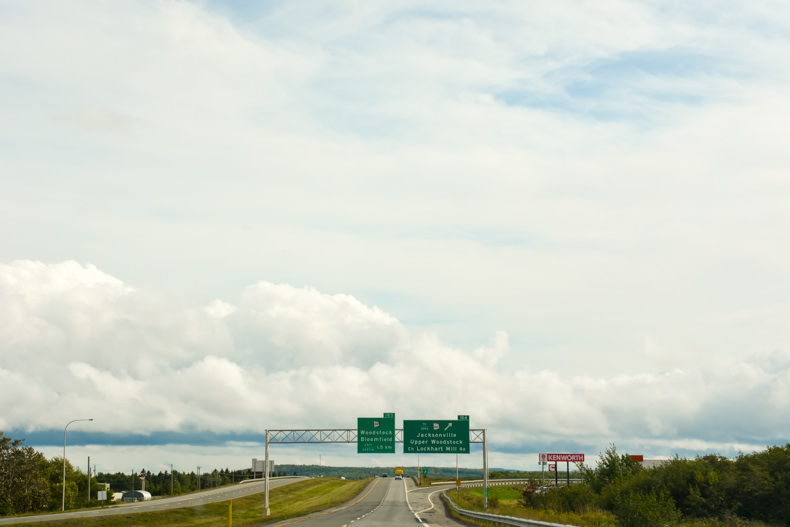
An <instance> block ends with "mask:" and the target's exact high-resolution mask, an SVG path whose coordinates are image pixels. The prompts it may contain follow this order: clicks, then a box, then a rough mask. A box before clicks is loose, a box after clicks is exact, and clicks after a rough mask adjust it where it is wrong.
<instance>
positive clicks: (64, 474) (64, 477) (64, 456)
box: [61, 417, 93, 511]
mask: <svg viewBox="0 0 790 527" xmlns="http://www.w3.org/2000/svg"><path fill="white" fill-rule="evenodd" d="M77 421H93V418H92V417H91V418H90V419H73V420H71V421H69V422H68V423H66V426H65V427H63V503H62V508H61V511H65V510H66V429H67V428H68V427H69V425H70V424H71V423H76V422H77ZM88 486H89V487H90V485H88Z"/></svg>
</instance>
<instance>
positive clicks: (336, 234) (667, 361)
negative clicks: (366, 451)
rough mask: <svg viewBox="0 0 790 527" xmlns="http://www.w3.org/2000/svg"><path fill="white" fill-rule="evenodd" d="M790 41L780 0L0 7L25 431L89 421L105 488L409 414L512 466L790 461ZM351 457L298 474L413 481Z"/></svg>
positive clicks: (0, 136)
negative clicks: (460, 433) (461, 422)
mask: <svg viewBox="0 0 790 527" xmlns="http://www.w3.org/2000/svg"><path fill="white" fill-rule="evenodd" d="M788 35H790V9H788V8H787V6H786V4H785V3H784V2H781V1H771V0H764V1H761V0H743V1H736V0H733V1H730V2H724V3H722V2H712V1H705V0H697V1H692V2H663V1H662V2H657V1H647V0H645V1H640V2H636V1H625V0H607V1H604V2H602V1H600V0H595V1H583V0H582V1H579V0H574V1H570V0H568V1H564V0H545V1H542V0H538V1H533V2H523V1H517V0H514V1H508V0H502V1H496V2H491V1H488V0H487V1H459V0H448V1H435V2H430V3H427V4H426V3H425V2H416V1H392V0H388V1H386V2H379V1H364V2H350V1H326V0H296V1H290V0H289V1H277V0H272V1H268V2H251V1H247V2H222V1H219V0H215V1H214V0H212V1H208V0H207V1H194V2H189V1H155V0H151V1H142V0H139V1H114V2H101V1H96V2H92V1H78V2H68V3H63V2H59V1H55V0H53V1H37V2H29V1H27V0H0V321H2V322H1V323H0V401H2V404H1V405H0V406H1V407H2V410H0V430H3V431H4V432H5V433H6V434H8V435H12V436H13V437H26V438H27V443H28V444H30V445H33V446H36V447H39V448H40V449H41V450H44V451H45V453H47V455H49V456H56V455H61V452H62V450H61V449H62V435H63V433H62V432H63V427H64V426H65V424H66V423H67V422H68V421H69V420H71V419H78V418H87V417H92V418H94V419H95V420H94V422H92V423H74V424H73V425H72V426H71V427H70V428H69V444H70V445H71V446H70V448H69V458H70V459H73V460H74V462H75V463H78V464H84V462H83V461H81V460H82V459H83V458H84V457H85V455H91V458H92V460H94V462H95V463H96V464H97V466H98V469H99V470H100V471H116V470H129V469H130V468H133V467H135V466H137V467H139V466H142V465H145V466H146V467H150V469H155V468H157V467H168V468H169V464H170V463H176V466H177V468H178V467H179V466H181V467H182V469H183V470H186V469H187V467H191V466H194V465H196V464H202V466H203V467H204V470H205V468H206V467H208V466H217V467H219V468H222V467H225V466H230V467H238V468H241V467H245V466H249V460H250V458H252V457H259V458H260V457H262V455H263V449H262V442H263V438H262V434H263V432H264V430H266V429H281V428H353V427H355V426H356V418H357V417H360V416H379V415H382V414H383V413H384V412H395V413H396V419H397V421H396V422H397V426H398V427H400V426H401V422H402V420H403V419H423V418H425V419H432V418H437V419H452V418H455V416H457V415H459V414H468V415H470V416H471V426H472V428H485V429H487V430H488V438H489V441H490V447H489V448H490V460H491V465H492V466H507V467H511V468H535V467H536V466H537V456H536V454H537V453H538V452H547V451H556V452H574V453H575V452H581V453H586V454H587V455H590V456H594V455H596V454H598V453H599V452H601V451H602V450H604V449H605V448H606V447H607V446H608V445H609V444H610V443H615V444H616V445H617V447H618V449H619V450H621V451H628V452H630V453H639V454H644V455H645V456H646V457H648V458H654V457H661V456H672V455H674V454H676V453H677V454H680V455H692V456H693V455H696V454H704V453H709V452H715V453H720V454H722V455H735V454H737V452H738V451H745V452H750V451H753V450H758V449H761V448H764V447H765V446H767V445H773V444H785V443H786V442H788V441H789V440H790V419H788V418H787V417H788V415H790V324H788V320H789V319H790V280H788V279H787V270H788V268H790V244H789V243H788V239H790V237H789V236H788V235H790V207H788V206H787V204H788V203H790V177H789V176H788V169H790V153H788V149H787V146H786V145H787V138H788V136H790V73H788V69H787V67H786V65H787V64H788V63H790V39H789V38H788ZM355 452H356V449H355V448H354V446H353V445H341V446H336V447H329V446H324V447H321V448H312V449H311V448H301V447H298V446H288V447H284V446H281V447H277V448H276V451H275V452H274V453H273V457H275V459H276V460H277V461H280V462H295V463H316V462H318V460H319V456H320V459H321V461H322V462H325V463H332V464H350V465H373V464H383V465H395V464H401V463H405V464H416V460H414V459H413V458H411V457H409V456H404V455H402V454H396V455H395V456H382V457H375V456H373V457H370V456H358V455H356V453H355ZM426 462H427V463H431V464H441V465H447V466H450V465H452V464H454V462H455V460H454V459H449V458H448V457H437V458H436V459H435V460H433V459H431V460H428V461H423V464H425V463H426ZM461 463H462V464H463V465H465V466H482V461H481V458H480V456H479V455H477V454H471V455H469V456H464V457H463V458H462V460H461Z"/></svg>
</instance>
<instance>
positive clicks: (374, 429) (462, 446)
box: [264, 413, 488, 516]
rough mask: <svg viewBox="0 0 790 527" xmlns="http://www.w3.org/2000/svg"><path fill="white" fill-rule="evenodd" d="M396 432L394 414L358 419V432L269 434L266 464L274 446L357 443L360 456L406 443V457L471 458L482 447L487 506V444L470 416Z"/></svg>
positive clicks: (413, 424)
mask: <svg viewBox="0 0 790 527" xmlns="http://www.w3.org/2000/svg"><path fill="white" fill-rule="evenodd" d="M403 425H404V427H403V428H395V414H394V413H385V414H384V416H383V417H358V418H357V428H356V429H351V428H345V429H335V428H332V429H326V428H324V429H292V430H266V463H265V466H267V467H268V466H269V445H270V444H271V443H356V444H357V453H360V454H387V453H395V443H403V444H404V448H403V452H404V453H406V454H410V453H413V454H419V453H428V454H468V453H469V452H470V448H469V444H470V443H482V444H483V486H484V488H485V492H484V498H483V501H484V505H485V506H488V443H487V442H486V430H485V429H484V428H469V416H468V415H459V416H458V419H456V420H442V419H423V420H412V421H404V422H403ZM265 486H266V497H265V510H264V514H265V515H266V516H268V515H269V513H270V510H269V471H268V470H267V471H266V484H265Z"/></svg>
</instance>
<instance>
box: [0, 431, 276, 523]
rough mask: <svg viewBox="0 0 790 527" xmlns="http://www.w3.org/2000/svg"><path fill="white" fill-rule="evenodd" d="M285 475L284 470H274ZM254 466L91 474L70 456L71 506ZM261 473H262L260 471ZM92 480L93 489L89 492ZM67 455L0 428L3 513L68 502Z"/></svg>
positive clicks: (221, 480)
mask: <svg viewBox="0 0 790 527" xmlns="http://www.w3.org/2000/svg"><path fill="white" fill-rule="evenodd" d="M272 475H273V476H276V475H283V476H284V475H285V473H284V472H275V473H274V474H272ZM251 477H252V473H251V471H250V469H244V470H230V469H227V468H226V469H223V470H216V469H215V470H213V471H211V472H206V473H201V474H200V475H198V474H197V473H196V472H195V471H193V472H180V471H173V473H172V474H171V473H170V472H158V473H156V474H155V473H152V472H150V471H147V470H140V471H135V473H134V474H132V473H131V472H130V473H127V474H123V473H120V472H119V473H115V474H105V473H101V472H99V473H98V474H97V475H95V476H93V477H89V474H86V473H85V472H83V471H82V470H80V469H79V468H75V467H74V466H72V464H71V463H70V462H69V461H68V460H66V492H65V507H66V509H74V508H84V507H98V506H101V505H103V504H104V503H106V502H101V501H99V500H98V492H99V491H100V490H107V489H106V487H105V485H104V484H105V483H109V484H110V489H109V490H108V492H107V498H108V500H112V496H113V492H121V491H131V490H132V488H134V489H135V490H141V489H142V488H143V478H144V480H145V490H147V491H149V492H150V493H151V494H152V495H155V496H168V495H179V494H185V493H188V492H194V491H197V490H198V489H207V488H212V487H218V486H222V485H229V484H232V483H235V482H239V481H241V480H243V479H250V478H251ZM258 477H260V474H258ZM88 486H90V493H89V492H88ZM63 500H64V496H63V458H62V457H55V458H52V459H49V460H48V459H47V458H46V457H45V456H44V455H43V454H42V453H41V452H38V451H36V450H35V449H33V448H32V447H30V446H25V445H24V440H23V439H12V438H10V437H8V436H6V435H4V434H3V432H2V431H0V516H8V515H13V514H25V513H31V512H42V511H57V510H60V509H61V507H62V506H63Z"/></svg>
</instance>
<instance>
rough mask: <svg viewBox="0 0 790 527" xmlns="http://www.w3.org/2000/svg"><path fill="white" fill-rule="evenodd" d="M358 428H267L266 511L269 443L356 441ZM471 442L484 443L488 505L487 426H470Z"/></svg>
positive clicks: (399, 438)
mask: <svg viewBox="0 0 790 527" xmlns="http://www.w3.org/2000/svg"><path fill="white" fill-rule="evenodd" d="M356 442H357V429H356V428H314V429H295V430H266V461H265V465H264V466H265V478H266V483H265V487H266V498H265V513H266V516H268V515H269V513H270V511H269V444H270V443H275V444H278V443H279V444H293V443H311V444H317V443H356ZM395 442H396V443H403V428H396V429H395ZM469 442H470V443H482V444H483V486H484V487H485V492H484V495H483V502H484V503H483V506H484V507H486V508H487V507H488V443H487V442H486V430H485V428H470V429H469Z"/></svg>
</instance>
